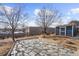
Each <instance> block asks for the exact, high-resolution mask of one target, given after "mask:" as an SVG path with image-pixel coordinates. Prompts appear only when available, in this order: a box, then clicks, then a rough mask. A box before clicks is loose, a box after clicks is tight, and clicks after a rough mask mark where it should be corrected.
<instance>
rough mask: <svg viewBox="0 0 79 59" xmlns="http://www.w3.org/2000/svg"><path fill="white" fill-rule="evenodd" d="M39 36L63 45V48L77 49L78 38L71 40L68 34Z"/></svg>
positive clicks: (78, 44)
mask: <svg viewBox="0 0 79 59" xmlns="http://www.w3.org/2000/svg"><path fill="white" fill-rule="evenodd" d="M41 38H44V39H46V40H47V41H48V42H52V43H57V44H59V45H62V46H64V48H69V49H71V50H74V51H77V50H79V47H78V46H79V40H73V39H72V38H71V37H68V36H56V35H53V36H50V35H41Z"/></svg>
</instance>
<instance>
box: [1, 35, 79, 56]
mask: <svg viewBox="0 0 79 59" xmlns="http://www.w3.org/2000/svg"><path fill="white" fill-rule="evenodd" d="M3 41H4V42H3ZM3 41H2V43H1V44H0V55H11V56H73V55H74V56H75V55H79V54H78V52H79V47H78V46H79V40H73V39H72V38H70V37H64V36H55V35H46V36H44V35H38V36H30V37H22V38H17V40H16V43H15V44H14V46H13V43H12V40H11V38H10V39H4V40H3ZM7 41H8V42H7Z"/></svg>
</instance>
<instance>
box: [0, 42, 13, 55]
mask: <svg viewBox="0 0 79 59" xmlns="http://www.w3.org/2000/svg"><path fill="white" fill-rule="evenodd" d="M11 46H12V42H0V56H5V55H7V53H8V52H9V50H10V48H11Z"/></svg>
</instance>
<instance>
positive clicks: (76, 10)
mask: <svg viewBox="0 0 79 59" xmlns="http://www.w3.org/2000/svg"><path fill="white" fill-rule="evenodd" d="M71 13H73V14H78V13H79V8H74V9H71Z"/></svg>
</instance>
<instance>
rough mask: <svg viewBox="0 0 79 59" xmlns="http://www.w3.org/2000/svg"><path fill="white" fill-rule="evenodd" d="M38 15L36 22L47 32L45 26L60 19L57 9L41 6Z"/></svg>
mask: <svg viewBox="0 0 79 59" xmlns="http://www.w3.org/2000/svg"><path fill="white" fill-rule="evenodd" d="M37 15H38V17H36V24H37V25H38V26H40V27H41V28H42V29H43V33H45V34H46V33H47V32H46V31H47V28H48V27H49V26H51V25H52V23H54V22H58V21H61V20H60V16H61V15H60V13H59V11H57V10H52V9H46V8H42V9H40V11H39V12H38V14H37Z"/></svg>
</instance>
